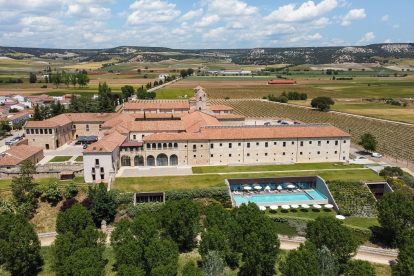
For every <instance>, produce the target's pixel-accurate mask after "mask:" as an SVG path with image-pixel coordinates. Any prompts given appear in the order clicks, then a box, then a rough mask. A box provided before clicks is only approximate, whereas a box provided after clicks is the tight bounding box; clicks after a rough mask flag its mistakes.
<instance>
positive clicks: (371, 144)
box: [358, 132, 378, 151]
mask: <svg viewBox="0 0 414 276" xmlns="http://www.w3.org/2000/svg"><path fill="white" fill-rule="evenodd" d="M358 145H360V146H362V147H363V148H364V150H365V151H376V150H377V145H378V141H377V139H376V138H375V136H374V135H372V134H371V133H368V132H367V133H364V134H363V135H361V141H359V142H358Z"/></svg>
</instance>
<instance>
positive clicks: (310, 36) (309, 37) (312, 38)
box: [289, 33, 322, 42]
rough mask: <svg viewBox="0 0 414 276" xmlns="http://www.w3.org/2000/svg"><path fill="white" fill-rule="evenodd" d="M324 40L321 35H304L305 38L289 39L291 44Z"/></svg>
mask: <svg viewBox="0 0 414 276" xmlns="http://www.w3.org/2000/svg"><path fill="white" fill-rule="evenodd" d="M319 39H322V36H321V35H320V34H319V33H316V34H314V35H303V36H297V37H292V38H291V39H289V41H290V42H298V41H303V40H305V41H310V40H319Z"/></svg>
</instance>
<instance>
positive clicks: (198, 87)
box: [194, 86, 204, 90]
mask: <svg viewBox="0 0 414 276" xmlns="http://www.w3.org/2000/svg"><path fill="white" fill-rule="evenodd" d="M194 89H197V90H200V89H204V88H203V87H201V86H197V87H196V88H194Z"/></svg>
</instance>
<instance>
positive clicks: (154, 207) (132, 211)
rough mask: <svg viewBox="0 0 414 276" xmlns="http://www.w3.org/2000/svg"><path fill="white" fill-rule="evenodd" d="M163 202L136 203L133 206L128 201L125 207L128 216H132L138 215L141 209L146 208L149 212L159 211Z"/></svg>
mask: <svg viewBox="0 0 414 276" xmlns="http://www.w3.org/2000/svg"><path fill="white" fill-rule="evenodd" d="M163 205H164V204H163V203H152V204H138V205H136V206H134V204H133V203H130V204H129V205H128V207H127V210H126V212H127V214H128V216H129V217H131V218H134V217H136V216H138V215H139V214H140V213H141V212H142V211H144V210H147V211H149V212H151V213H155V212H159V211H160V210H161V208H162V206H163Z"/></svg>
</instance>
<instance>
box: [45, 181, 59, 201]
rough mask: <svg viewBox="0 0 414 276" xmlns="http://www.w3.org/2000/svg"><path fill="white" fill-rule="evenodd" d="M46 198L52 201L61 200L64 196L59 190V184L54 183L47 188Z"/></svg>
mask: <svg viewBox="0 0 414 276" xmlns="http://www.w3.org/2000/svg"><path fill="white" fill-rule="evenodd" d="M45 194H46V198H47V199H48V200H50V201H57V200H59V198H60V195H61V194H62V190H61V189H60V188H59V186H58V184H57V183H56V182H55V183H52V184H49V186H48V187H47V189H46V191H45Z"/></svg>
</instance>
